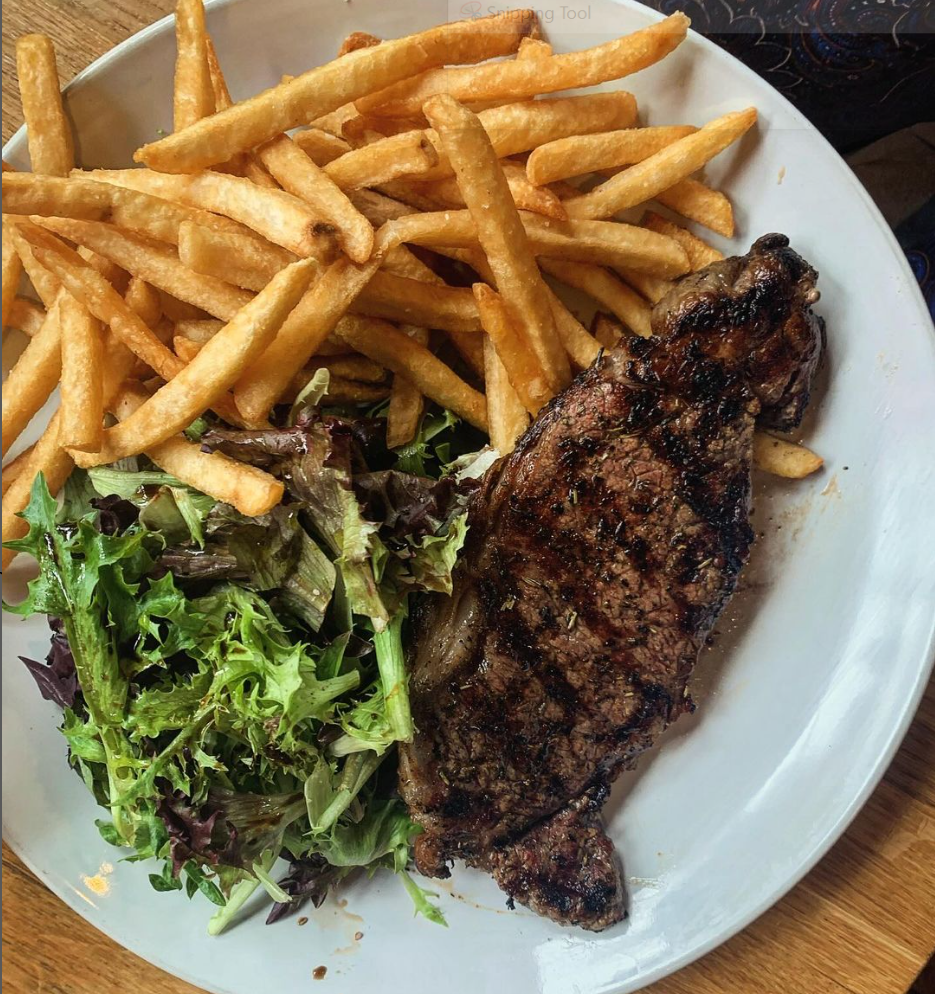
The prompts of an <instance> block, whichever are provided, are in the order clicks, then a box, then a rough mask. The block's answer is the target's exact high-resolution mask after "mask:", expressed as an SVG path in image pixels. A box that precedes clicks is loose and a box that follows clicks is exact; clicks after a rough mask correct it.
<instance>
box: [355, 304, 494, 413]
mask: <svg viewBox="0 0 935 994" xmlns="http://www.w3.org/2000/svg"><path fill="white" fill-rule="evenodd" d="M336 330H337V334H338V335H339V336H340V337H341V338H343V339H344V341H345V342H347V343H348V344H349V345H351V346H352V347H353V348H355V349H356V350H357V351H358V352H361V353H363V354H364V355H365V356H368V357H369V358H371V359H373V361H374V362H378V363H380V365H381V366H386V368H387V369H390V370H392V371H393V373H395V374H398V375H400V376H405V377H406V378H407V379H409V380H411V381H412V383H414V384H415V385H416V386H417V387H418V388H419V390H420V391H421V392H422V393H423V394H425V396H426V397H429V398H431V399H432V400H434V401H435V402H436V403H437V404H440V405H441V406H442V407H447V408H449V409H450V410H452V411H454V412H455V414H458V415H459V416H460V417H462V418H464V419H465V420H466V421H469V422H470V423H471V424H472V425H474V426H475V427H477V428H480V429H481V430H483V431H486V429H487V405H486V402H485V400H484V395H483V394H482V393H478V392H477V391H476V390H475V389H474V388H473V387H469V386H468V385H467V383H465V382H464V380H462V379H461V378H460V377H459V376H458V375H457V374H456V373H454V372H452V370H451V369H449V368H448V367H447V366H446V365H445V364H444V363H443V362H442V361H441V360H440V359H438V358H436V357H435V356H434V355H433V354H432V353H431V352H429V350H428V349H427V348H425V347H424V346H422V345H420V344H419V343H418V342H416V341H414V340H413V339H411V338H410V337H409V336H408V335H407V334H406V333H405V332H402V331H400V330H399V329H398V328H394V327H393V325H391V324H387V323H386V322H385V321H379V320H377V319H376V318H365V317H356V316H350V315H349V316H347V317H343V318H342V319H341V320H340V321H339V322H338V325H337V329H336Z"/></svg>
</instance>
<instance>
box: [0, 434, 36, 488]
mask: <svg viewBox="0 0 935 994" xmlns="http://www.w3.org/2000/svg"><path fill="white" fill-rule="evenodd" d="M33 448H34V446H32V445H30V446H29V448H28V449H23V451H22V452H21V453H20V454H19V455H18V456H16V458H14V459H11V460H10V461H9V462H8V463H5V464H4V466H3V492H4V493H6V492H7V491H8V490H9V489H10V487H11V486H13V484H14V482H15V481H16V480H18V479H19V478H20V477H21V476H22V475H23V470H24V469H25V468H26V465H27V462H28V460H29V456H30V454H31V453H32V450H33Z"/></svg>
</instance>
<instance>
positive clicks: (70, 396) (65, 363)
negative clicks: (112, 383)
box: [59, 293, 104, 452]
mask: <svg viewBox="0 0 935 994" xmlns="http://www.w3.org/2000/svg"><path fill="white" fill-rule="evenodd" d="M59 322H60V325H61V339H62V382H61V385H60V387H59V390H60V393H61V397H62V406H61V414H62V421H61V427H60V429H59V441H60V442H61V444H62V447H63V448H66V449H67V448H75V449H82V450H84V451H87V452H95V451H97V450H98V449H99V448H100V447H101V438H102V437H103V434H104V393H103V391H104V341H103V329H102V328H101V324H100V322H99V321H98V320H97V319H96V318H94V317H92V316H91V314H90V313H89V312H88V309H87V308H86V307H85V306H84V304H83V303H81V302H80V301H78V300H76V299H75V298H74V297H73V296H72V295H71V294H70V293H63V294H62V300H61V303H60V305H59Z"/></svg>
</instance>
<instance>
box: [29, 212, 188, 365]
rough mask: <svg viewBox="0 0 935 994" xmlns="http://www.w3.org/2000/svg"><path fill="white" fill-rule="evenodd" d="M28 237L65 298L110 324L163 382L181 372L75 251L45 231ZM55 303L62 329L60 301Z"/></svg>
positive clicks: (126, 307)
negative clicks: (63, 291) (76, 301)
mask: <svg viewBox="0 0 935 994" xmlns="http://www.w3.org/2000/svg"><path fill="white" fill-rule="evenodd" d="M30 237H31V238H32V237H35V238H36V241H35V242H34V243H33V250H34V252H35V255H36V258H37V259H38V260H39V261H40V262H41V263H42V264H43V265H44V266H45V267H46V268H47V269H49V270H50V271H51V272H53V273H54V274H55V275H56V277H57V278H58V279H59V280H61V282H62V286H63V287H64V289H65V290H67V291H68V294H67V295H70V296H73V297H75V298H76V299H77V300H79V301H80V302H81V303H82V305H83V306H84V307H86V308H87V309H88V311H89V312H90V313H91V314H92V315H93V316H94V317H95V318H97V319H98V320H99V321H103V322H104V323H105V324H107V325H109V326H110V328H111V329H112V330H113V332H114V335H115V336H116V337H117V338H118V339H119V340H120V342H121V343H122V344H123V345H125V346H126V347H127V348H128V349H129V350H130V351H131V352H132V353H133V354H134V355H135V356H137V357H138V358H140V359H142V360H143V362H145V363H146V365H147V366H149V367H150V368H151V369H153V370H155V372H157V373H158V374H159V375H160V376H161V377H163V379H171V378H172V377H173V376H175V375H176V374H177V373H178V372H179V371H180V368H181V367H180V365H179V363H178V360H177V359H176V357H175V356H173V355H172V353H171V352H170V351H169V350H168V349H167V348H166V347H165V345H163V344H162V342H160V341H159V339H158V338H156V336H155V334H153V332H152V331H151V330H150V329H149V328H148V327H147V325H146V324H145V323H144V322H143V320H142V319H141V318H140V317H138V316H137V314H136V313H135V312H134V311H133V310H132V309H131V308H130V307H129V306H128V305H127V303H126V302H125V301H124V299H123V298H122V297H121V296H120V294H119V293H117V291H116V290H115V289H114V288H113V287H112V286H111V285H110V283H108V282H107V280H106V279H105V278H104V277H103V276H101V274H100V273H98V272H97V271H96V270H95V269H93V268H92V267H91V266H90V265H88V263H86V262H85V261H84V260H83V259H82V258H81V257H80V256H79V255H78V253H77V252H75V251H74V250H73V249H70V248H69V247H68V246H67V245H66V244H65V243H64V242H62V241H59V239H57V238H55V237H54V236H52V235H49V234H48V233H46V232H43V233H42V234H41V235H38V236H33V235H32V234H30ZM57 303H58V305H59V326H60V328H61V314H60V311H61V304H62V301H61V299H59V301H58V302H57ZM50 313H51V312H50ZM33 341H36V339H33Z"/></svg>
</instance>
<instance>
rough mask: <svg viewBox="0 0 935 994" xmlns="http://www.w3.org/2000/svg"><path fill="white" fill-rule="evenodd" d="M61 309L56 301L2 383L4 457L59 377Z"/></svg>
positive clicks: (47, 397)
mask: <svg viewBox="0 0 935 994" xmlns="http://www.w3.org/2000/svg"><path fill="white" fill-rule="evenodd" d="M60 308H61V299H60V298H57V299H56V300H55V302H54V303H53V304H52V306H51V307H50V308H49V313H48V314H47V315H46V319H45V321H43V322H42V327H41V328H40V329H39V331H38V332H37V333H36V334H35V335H34V336H33V337H32V338H31V339H30V340H29V344H28V345H27V346H26V348H25V349H24V350H23V353H22V355H21V356H20V357H19V359H18V360H17V361H16V365H14V366H13V368H12V369H11V370H10V374H9V376H7V379H6V382H5V383H4V384H3V455H6V454H7V452H8V451H9V448H10V446H11V445H12V444H13V443H14V442H15V441H16V440H17V438H19V436H20V434H21V433H22V431H23V429H24V428H25V427H26V425H28V424H29V422H30V421H31V420H32V417H33V415H34V414H36V412H37V411H38V410H39V409H40V408H41V407H42V405H43V404H44V403H45V402H46V401H47V400H48V399H49V396H50V395H51V393H52V391H53V390H54V389H55V387H56V386H57V385H58V381H59V378H60V377H61V374H62V348H61V345H62V338H61V321H60Z"/></svg>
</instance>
